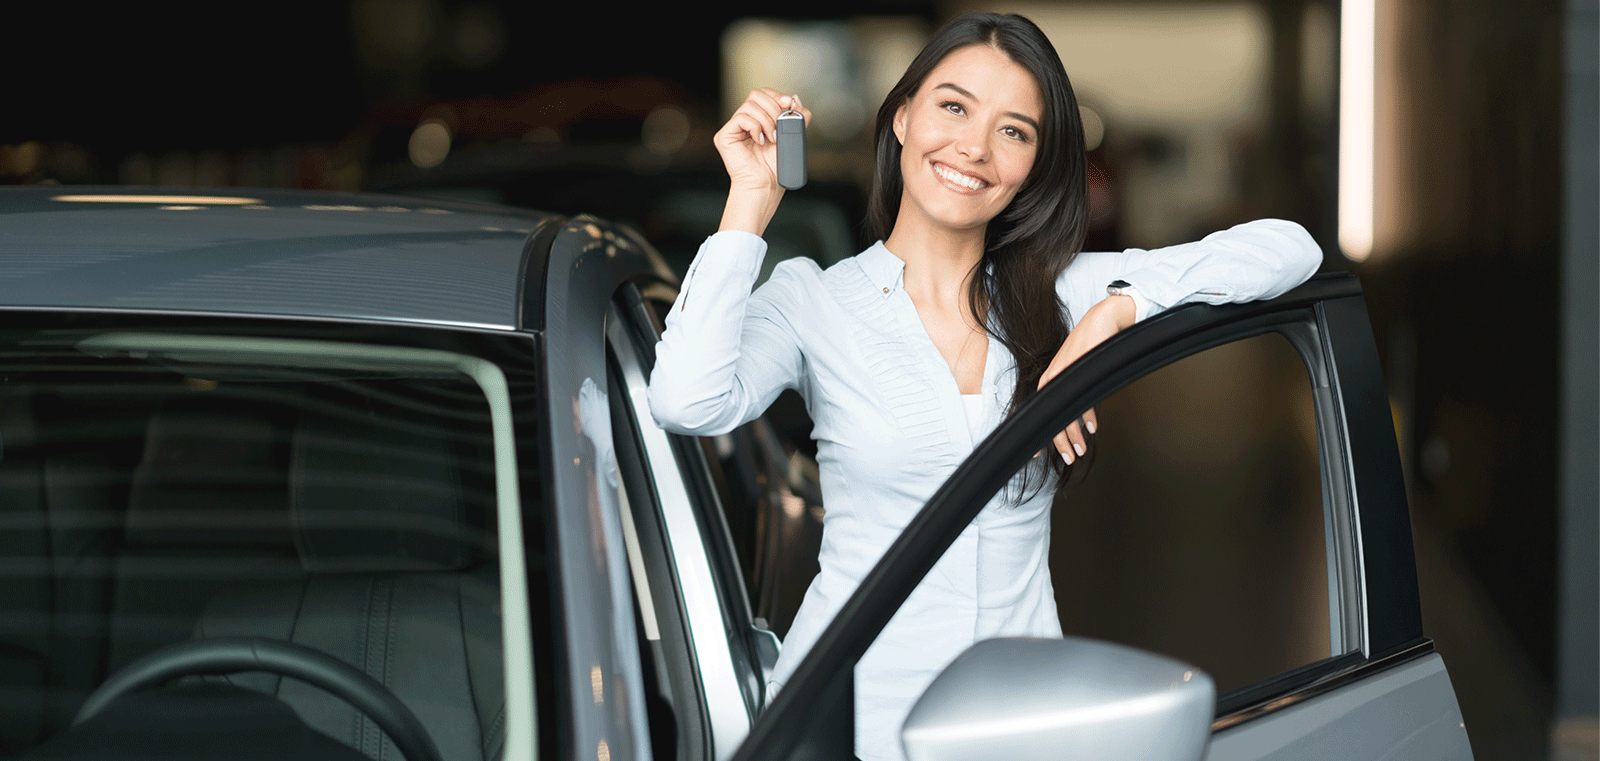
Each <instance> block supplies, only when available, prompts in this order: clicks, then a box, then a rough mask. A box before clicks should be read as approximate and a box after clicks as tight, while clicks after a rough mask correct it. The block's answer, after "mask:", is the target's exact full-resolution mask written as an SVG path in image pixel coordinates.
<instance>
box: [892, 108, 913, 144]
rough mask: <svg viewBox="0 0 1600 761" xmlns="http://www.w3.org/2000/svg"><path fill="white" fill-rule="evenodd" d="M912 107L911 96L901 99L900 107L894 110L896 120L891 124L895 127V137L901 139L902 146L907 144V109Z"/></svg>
mask: <svg viewBox="0 0 1600 761" xmlns="http://www.w3.org/2000/svg"><path fill="white" fill-rule="evenodd" d="M910 107H911V99H910V98H907V99H905V100H904V101H901V103H900V107H899V108H897V109H895V110H894V120H893V121H892V122H890V125H891V126H892V128H893V129H894V137H895V139H896V140H898V141H900V145H902V146H903V145H905V144H906V110H907V109H909V108H910Z"/></svg>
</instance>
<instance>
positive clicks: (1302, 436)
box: [1050, 333, 1343, 694]
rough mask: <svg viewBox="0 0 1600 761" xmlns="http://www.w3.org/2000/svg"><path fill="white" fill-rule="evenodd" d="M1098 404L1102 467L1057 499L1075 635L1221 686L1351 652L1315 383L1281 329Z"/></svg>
mask: <svg viewBox="0 0 1600 761" xmlns="http://www.w3.org/2000/svg"><path fill="white" fill-rule="evenodd" d="M1095 409H1096V412H1097V414H1098V416H1099V428H1098V431H1099V432H1098V434H1097V435H1096V436H1095V437H1094V438H1095V442H1094V443H1095V452H1094V453H1093V454H1094V459H1093V465H1092V467H1091V469H1090V471H1089V473H1088V475H1087V477H1086V478H1085V479H1084V480H1083V481H1081V482H1079V483H1076V484H1072V485H1069V486H1068V487H1066V488H1065V489H1064V490H1063V491H1062V492H1061V493H1060V494H1059V495H1058V497H1057V499H1056V504H1055V507H1054V511H1053V512H1054V515H1053V523H1054V525H1053V533H1052V542H1051V548H1050V558H1051V563H1050V564H1051V575H1052V578H1053V581H1054V584H1055V592H1056V599H1057V604H1058V609H1059V611H1060V615H1061V623H1062V629H1063V630H1064V631H1065V632H1066V633H1067V634H1072V635H1079V636H1087V637H1094V638H1097V639H1104V640H1111V641H1115V642H1121V643H1125V644H1130V645H1134V646H1137V647H1140V648H1144V649H1147V650H1153V651H1156V652H1161V653H1166V654H1169V655H1173V656H1175V657H1178V658H1181V659H1183V660H1186V661H1188V662H1191V663H1194V664H1196V665H1198V666H1200V667H1202V668H1204V669H1206V670H1207V671H1208V672H1210V673H1211V674H1212V676H1213V677H1214V678H1215V679H1216V682H1217V689H1218V692H1219V694H1225V693H1227V692H1229V691H1231V690H1235V689H1238V688H1241V687H1245V686H1247V685H1250V684H1252V683H1255V682H1259V681H1261V680H1264V679H1268V678H1270V677H1273V676H1276V675H1278V674H1281V673H1284V672H1287V671H1290V670H1292V669H1295V668H1297V667H1300V666H1304V665H1307V664H1310V663H1314V662H1316V661H1319V660H1322V659H1325V658H1328V657H1329V656H1330V655H1336V654H1339V653H1341V652H1343V649H1342V648H1341V647H1338V646H1337V645H1336V643H1337V642H1338V641H1339V637H1338V635H1337V633H1333V632H1332V630H1331V623H1330V621H1331V619H1330V607H1329V565H1328V557H1329V556H1328V553H1327V551H1326V550H1327V547H1326V545H1327V541H1328V539H1329V537H1328V535H1327V531H1326V530H1325V529H1328V528H1329V526H1328V525H1327V523H1326V522H1325V516H1324V509H1323V491H1322V479H1321V469H1320V465H1319V457H1318V432H1317V420H1316V414H1315V411H1314V401H1313V386H1312V384H1311V380H1310V378H1309V377H1308V375H1307V371H1306V365H1305V363H1304V362H1302V360H1301V358H1300V355H1299V354H1298V353H1297V352H1296V351H1295V349H1294V348H1293V347H1292V346H1291V345H1290V344H1289V342H1288V341H1287V340H1285V339H1284V337H1283V336H1282V335H1279V334H1277V333H1268V334H1264V335H1259V336H1256V337H1253V338H1248V339H1244V340H1241V341H1236V342H1233V343H1229V344H1225V345H1222V346H1218V347H1216V348H1213V349H1209V350H1207V351H1204V352H1201V353H1199V354H1195V355H1193V356H1190V357H1188V358H1186V359H1183V360H1180V361H1178V362H1176V363H1173V364H1171V365H1168V366H1166V367H1164V368H1162V369H1160V370H1157V371H1155V372H1153V373H1151V374H1149V375H1147V376H1145V377H1143V378H1141V379H1139V380H1137V381H1135V382H1133V383H1132V384H1130V385H1128V386H1126V387H1124V388H1123V389H1122V390H1120V391H1118V392H1116V393H1114V394H1112V395H1111V396H1110V397H1108V398H1106V399H1105V400H1104V401H1102V402H1101V403H1100V404H1099V405H1097V406H1096V408H1095Z"/></svg>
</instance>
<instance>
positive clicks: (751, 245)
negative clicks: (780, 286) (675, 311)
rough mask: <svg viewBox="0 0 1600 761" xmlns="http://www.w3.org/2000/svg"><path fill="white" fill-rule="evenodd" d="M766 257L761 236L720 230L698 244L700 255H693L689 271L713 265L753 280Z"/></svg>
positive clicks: (759, 272) (764, 245)
mask: <svg viewBox="0 0 1600 761" xmlns="http://www.w3.org/2000/svg"><path fill="white" fill-rule="evenodd" d="M766 257H767V242H766V241H765V240H763V239H762V238H761V236H759V235H756V234H754V233H749V232H745V231H744V230H722V231H720V232H716V233H712V234H711V236H710V237H708V238H706V242H705V243H702V244H700V253H698V254H696V255H695V258H694V264H693V265H691V266H690V268H689V271H690V272H691V273H692V272H694V271H695V270H697V269H699V268H700V267H702V266H707V265H715V266H721V267H725V268H727V269H732V270H737V271H739V272H743V273H745V274H746V275H749V276H750V279H751V280H754V279H755V278H756V276H757V275H759V274H761V261H762V260H763V259H765V258H766Z"/></svg>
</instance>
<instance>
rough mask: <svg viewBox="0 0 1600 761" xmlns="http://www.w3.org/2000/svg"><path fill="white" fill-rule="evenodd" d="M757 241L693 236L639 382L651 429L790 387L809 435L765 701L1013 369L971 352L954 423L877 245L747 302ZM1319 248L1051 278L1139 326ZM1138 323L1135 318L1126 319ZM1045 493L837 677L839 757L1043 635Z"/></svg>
mask: <svg viewBox="0 0 1600 761" xmlns="http://www.w3.org/2000/svg"><path fill="white" fill-rule="evenodd" d="M765 255H766V243H765V241H763V240H762V239H761V238H759V237H757V236H755V235H751V234H749V233H745V232H735V231H730V232H720V233H717V234H715V235H712V236H711V237H710V238H708V239H706V242H705V243H704V244H702V245H701V247H700V251H699V253H698V254H697V255H696V256H695V260H694V262H693V263H692V264H691V265H690V267H689V273H688V275H687V277H685V279H684V283H683V287H682V290H681V291H680V293H679V296H678V300H677V303H676V304H674V305H673V307H672V310H671V311H670V312H669V313H668V314H667V318H666V326H667V327H666V332H665V333H664V334H663V335H662V339H661V342H660V343H659V344H657V346H656V366H655V370H654V371H653V373H652V374H651V377H650V392H649V399H650V411H651V414H652V415H653V416H654V417H655V420H656V423H657V424H658V425H660V426H661V427H662V428H665V429H667V430H669V431H673V432H676V433H683V434H691V435H698V436H712V435H717V434H721V433H726V432H727V431H729V430H732V429H733V428H735V427H737V426H739V425H742V424H743V423H745V422H748V421H750V420H751V419H753V418H755V417H756V416H758V415H760V414H761V413H762V412H763V411H765V410H766V408H767V406H768V405H770V404H771V403H772V401H773V400H774V399H775V398H777V396H778V394H779V393H780V392H782V391H783V390H784V389H790V388H792V389H796V390H797V391H799V392H800V395H801V396H802V397H804V399H805V402H806V408H807V410H809V412H810V413H811V419H812V420H813V421H814V422H815V424H816V427H815V429H814V430H813V432H812V436H813V437H814V438H815V439H816V440H817V464H818V466H819V468H820V470H821V480H822V497H823V505H824V507H825V508H826V510H827V512H826V515H825V517H824V519H823V535H822V551H821V555H820V557H819V561H820V565H821V572H820V573H819V574H818V575H817V577H816V579H815V580H813V581H812V583H811V586H810V588H809V589H808V590H807V591H806V595H805V599H804V601H803V603H802V604H801V606H800V610H799V612H798V613H797V614H796V616H795V620H794V624H793V626H792V627H791V629H790V631H789V633H788V636H787V638H786V639H785V641H784V644H783V651H782V654H781V656H780V657H779V660H778V665H777V668H776V670H775V673H774V676H773V683H772V684H771V685H770V686H771V687H772V688H773V690H776V689H777V688H780V687H781V686H782V685H783V683H784V681H786V680H787V678H788V677H789V675H790V674H792V673H793V672H794V667H795V666H796V665H797V664H798V663H799V662H800V659H801V658H802V657H803V656H804V655H805V653H806V651H807V650H809V649H810V648H811V646H812V645H813V644H814V643H815V642H816V639H817V637H818V636H819V635H820V634H821V633H822V630H823V628H824V627H825V626H826V625H827V624H828V622H829V621H830V620H831V619H832V618H833V616H834V614H835V613H836V612H837V611H838V609H839V608H840V607H841V606H842V605H843V604H844V602H845V600H846V598H848V597H849V596H850V594H851V593H852V592H853V591H854V590H855V588H856V586H857V584H859V583H860V581H861V579H862V578H863V577H864V576H865V575H866V573H867V571H868V570H870V569H871V568H872V566H873V565H874V564H875V563H876V562H877V561H878V559H879V557H880V556H881V555H882V554H883V552H884V550H886V549H887V548H888V546H889V544H890V543H891V542H893V540H894V539H895V537H896V536H898V535H899V533H900V531H901V530H902V529H903V528H904V527H905V526H906V524H907V523H908V522H909V521H910V519H911V517H912V516H914V515H915V514H916V513H917V511H918V510H919V509H921V507H922V505H923V504H924V503H925V502H926V501H927V500H928V498H929V497H930V496H932V494H933V492H934V490H935V489H937V488H938V487H939V485H940V484H942V483H943V482H944V480H945V479H946V478H948V477H949V476H950V474H951V473H952V472H953V471H954V470H955V468H956V465H957V464H958V463H960V462H961V460H962V459H963V458H965V457H966V456H967V454H969V453H970V452H971V451H972V448H973V446H974V445H975V444H976V439H975V435H987V434H988V432H989V431H992V430H993V429H994V427H995V425H997V424H998V422H999V420H1000V419H1001V417H1002V416H1003V414H1004V411H1005V409H1006V405H1007V402H1008V401H1009V398H1010V393H1011V389H1012V388H1013V387H1014V385H1015V381H1014V375H1013V374H1014V373H1015V371H1016V367H1015V363H1014V362H1013V360H1012V358H1011V355H1010V353H1009V352H1007V351H1006V349H1005V347H1004V346H1003V345H1002V344H1001V343H1000V342H999V341H994V340H991V341H989V353H988V356H987V359H986V361H985V363H984V371H983V385H982V390H981V393H982V395H983V403H982V405H981V407H980V409H981V411H982V412H981V417H982V419H980V420H976V421H973V424H972V426H971V427H970V428H969V425H968V414H967V410H966V406H965V405H964V404H963V402H962V399H961V391H960V389H959V388H958V387H957V385H956V381H955V378H954V376H953V375H951V373H950V369H949V366H948V365H947V364H946V363H945V361H944V358H943V357H942V356H941V355H940V354H939V351H938V349H937V348H935V346H934V344H933V341H932V339H930V338H929V337H928V334H927V331H926V330H925V329H924V328H923V326H922V321H921V319H920V318H919V317H918V315H917V311H916V307H915V306H913V304H912V302H911V298H910V297H909V296H908V295H907V294H906V293H905V290H904V289H903V287H902V274H903V271H904V268H905V263H904V262H903V261H902V260H901V259H900V258H898V257H896V256H895V255H894V254H893V253H891V252H890V251H889V250H888V249H887V248H885V247H884V245H883V243H881V242H879V243H876V244H874V245H873V246H872V247H871V248H868V249H867V250H866V251H863V252H861V253H860V254H858V255H856V256H854V257H852V258H850V259H846V260H844V261H842V262H839V263H838V264H835V265H834V266H832V267H829V268H828V269H827V270H822V269H820V268H819V267H818V266H817V264H816V263H815V262H813V261H812V260H810V259H804V258H801V259H791V260H788V261H784V262H781V263H779V264H778V266H777V267H776V268H775V269H774V270H773V273H772V277H771V278H770V279H769V280H768V281H767V282H766V283H764V284H763V285H762V286H761V287H760V288H759V289H757V290H756V292H755V293H754V294H752V293H751V292H750V289H751V285H752V284H753V283H754V282H755V280H756V277H757V274H758V273H759V272H760V271H761V262H762V259H763V258H764V257H765ZM1321 263H1322V252H1321V250H1320V249H1319V248H1318V247H1317V245H1316V243H1315V242H1314V241H1313V240H1312V239H1311V236H1310V235H1309V234H1307V233H1306V231H1305V230H1304V229H1303V228H1302V227H1300V226H1299V225H1297V224H1295V223H1293V222H1286V221H1283V220H1272V219H1268V220H1259V221H1256V222H1251V223H1247V224H1243V225H1239V226H1237V227H1234V228H1231V229H1229V230H1224V231H1221V232H1217V233H1213V234H1212V235H1209V236H1206V238H1204V239H1203V240H1200V241H1196V242H1193V243H1185V244H1181V245H1177V246H1171V247H1168V248H1160V249H1154V250H1149V251H1146V250H1140V249H1129V250H1127V251H1123V252H1120V253H1087V252H1086V253H1082V254H1080V255H1079V256H1078V257H1077V258H1076V259H1075V260H1074V261H1073V263H1072V264H1071V265H1070V266H1069V267H1067V269H1066V270H1065V271H1064V272H1063V273H1062V274H1061V276H1060V278H1059V279H1058V280H1057V281H1056V291H1057V293H1058V294H1060V296H1061V300H1062V303H1063V304H1065V306H1066V309H1067V313H1068V319H1069V322H1070V321H1071V320H1073V319H1075V318H1076V317H1078V316H1081V315H1083V314H1084V313H1085V312H1087V311H1088V309H1089V308H1090V307H1091V306H1093V305H1094V304H1095V303H1097V302H1099V301H1100V300H1101V299H1103V298H1105V296H1106V285H1107V284H1108V283H1110V282H1111V281H1113V280H1118V279H1121V280H1125V281H1127V282H1129V283H1131V284H1132V285H1133V287H1134V289H1136V290H1137V291H1138V292H1139V294H1140V295H1141V296H1142V297H1143V299H1142V300H1143V301H1145V304H1143V305H1141V310H1147V311H1149V312H1151V313H1154V312H1157V311H1160V310H1162V309H1165V308H1168V307H1172V306H1175V305H1178V304H1183V303H1187V302H1192V301H1203V302H1207V303H1214V304H1215V303H1225V302H1235V301H1251V300H1255V299H1264V298H1271V297H1273V296H1277V295H1278V294H1281V293H1283V292H1285V291H1287V290H1289V289H1290V288H1292V287H1294V286H1296V285H1298V284H1300V283H1301V282H1303V281H1304V280H1305V279H1306V278H1308V277H1310V276H1311V274H1312V273H1313V272H1315V271H1316V269H1317V267H1318V266H1319V265H1320V264H1321ZM1142 316H1143V315H1141V317H1142ZM1052 491H1053V490H1052V489H1050V488H1046V489H1044V490H1041V491H1040V492H1039V493H1038V494H1036V495H1035V496H1034V497H1033V498H1031V499H1029V500H1028V501H1026V502H1024V503H1022V504H1012V503H1009V502H1006V501H1005V500H1004V498H1003V496H1002V497H997V498H996V500H995V501H994V502H991V503H990V504H989V505H987V506H986V507H985V508H984V509H983V511H982V512H981V513H980V514H979V516H978V518H977V519H976V520H974V521H973V523H972V524H971V525H969V526H968V527H967V528H966V530H964V531H963V532H962V533H961V536H960V538H958V539H957V540H956V542H955V543H954V544H953V545H952V546H951V547H950V549H949V550H948V551H946V552H945V554H944V557H943V558H941V559H940V560H939V562H938V563H937V564H935V566H934V568H933V570H932V571H931V572H930V573H929V574H928V575H927V577H925V578H924V579H923V581H922V582H921V584H920V585H919V586H918V587H917V589H916V591H915V592H913V593H912V595H911V596H910V597H909V598H908V599H907V600H906V602H905V604H904V605H902V606H901V608H900V610H899V611H898V612H897V613H896V614H895V616H894V618H893V620H891V621H890V623H889V625H888V626H887V627H886V628H885V629H884V631H883V632H882V634H880V635H879V637H878V639H877V641H876V642H875V643H874V644H873V646H872V647H871V648H869V649H868V650H867V653H866V655H865V656H864V657H863V658H862V659H861V661H860V662H859V663H858V664H857V668H856V754H857V755H858V756H859V757H860V758H861V759H862V760H863V761H880V760H884V761H887V760H893V761H898V760H899V759H901V758H903V756H902V751H901V748H900V741H899V731H900V726H901V725H902V724H903V723H904V721H905V717H906V714H907V713H908V712H909V711H910V709H911V705H912V703H913V702H915V700H916V698H917V696H918V695H920V694H921V693H922V691H923V689H924V688H926V687H927V685H928V683H929V682H931V681H932V680H933V678H934V677H935V676H936V675H938V673H939V672H940V671H941V670H942V669H943V668H944V667H945V666H946V665H948V664H949V663H950V661H952V660H954V659H955V657H956V656H957V655H959V654H960V653H961V652H962V651H963V650H965V649H966V648H967V647H969V646H970V645H971V644H972V643H974V642H976V641H978V640H981V639H988V638H990V637H1000V636H1045V637H1058V636H1060V635H1061V627H1060V622H1059V619H1058V618H1057V615H1056V607H1055V595H1054V592H1053V591H1052V589H1051V586H1050V572H1049V566H1048V560H1049V548H1050V505H1051V495H1052Z"/></svg>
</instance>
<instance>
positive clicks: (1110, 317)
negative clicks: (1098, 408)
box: [1039, 296, 1134, 465]
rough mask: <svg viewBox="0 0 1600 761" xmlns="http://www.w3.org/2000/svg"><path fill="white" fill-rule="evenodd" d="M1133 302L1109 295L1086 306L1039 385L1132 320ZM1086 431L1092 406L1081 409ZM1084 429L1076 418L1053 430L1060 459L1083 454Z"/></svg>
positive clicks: (1090, 423)
mask: <svg viewBox="0 0 1600 761" xmlns="http://www.w3.org/2000/svg"><path fill="white" fill-rule="evenodd" d="M1133 318H1134V304H1133V299H1132V298H1130V297H1128V296H1110V297H1107V298H1106V299H1105V300H1103V301H1101V302H1100V303H1098V304H1095V305H1094V306H1092V307H1090V308H1089V311H1088V312H1087V313H1085V314H1084V315H1083V319H1081V320H1078V324H1077V325H1075V326H1073V328H1072V332H1070V333H1068V334H1067V340H1065V341H1063V342H1061V350H1060V351H1057V352H1056V356H1055V359H1052V360H1050V366H1049V367H1046V368H1045V369H1044V374H1043V375H1040V376H1039V388H1044V384H1046V383H1049V382H1050V380H1051V379H1052V378H1054V377H1056V376H1057V375H1060V374H1061V371H1062V370H1065V369H1067V366H1068V365H1070V364H1072V363H1073V362H1076V361H1078V358H1079V357H1081V356H1083V355H1084V354H1087V353H1088V352H1089V350H1090V349H1093V348H1094V347H1096V346H1099V345H1100V342H1101V341H1104V340H1106V339H1107V338H1110V337H1112V336H1114V335H1116V334H1117V332H1118V331H1121V330H1122V329H1123V328H1126V327H1128V326H1129V325H1132V324H1133ZM1080 420H1082V421H1083V424H1084V426H1085V427H1087V428H1088V429H1089V430H1088V431H1087V433H1094V432H1095V430H1096V427H1097V423H1096V422H1095V416H1094V410H1093V409H1090V410H1088V411H1087V412H1084V413H1083V417H1082V418H1080ZM1085 436H1086V433H1085V432H1084V431H1082V430H1080V429H1079V428H1078V421H1073V422H1072V424H1071V425H1069V426H1067V429H1066V430H1065V431H1062V432H1061V433H1058V434H1056V436H1055V439H1054V442H1055V445H1056V451H1057V452H1060V453H1061V457H1062V459H1064V460H1066V461H1067V464H1068V465H1071V464H1072V463H1073V461H1075V460H1077V459H1078V458H1079V457H1082V456H1083V453H1084V452H1086V451H1088V442H1086V441H1085V440H1084V437H1085Z"/></svg>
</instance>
